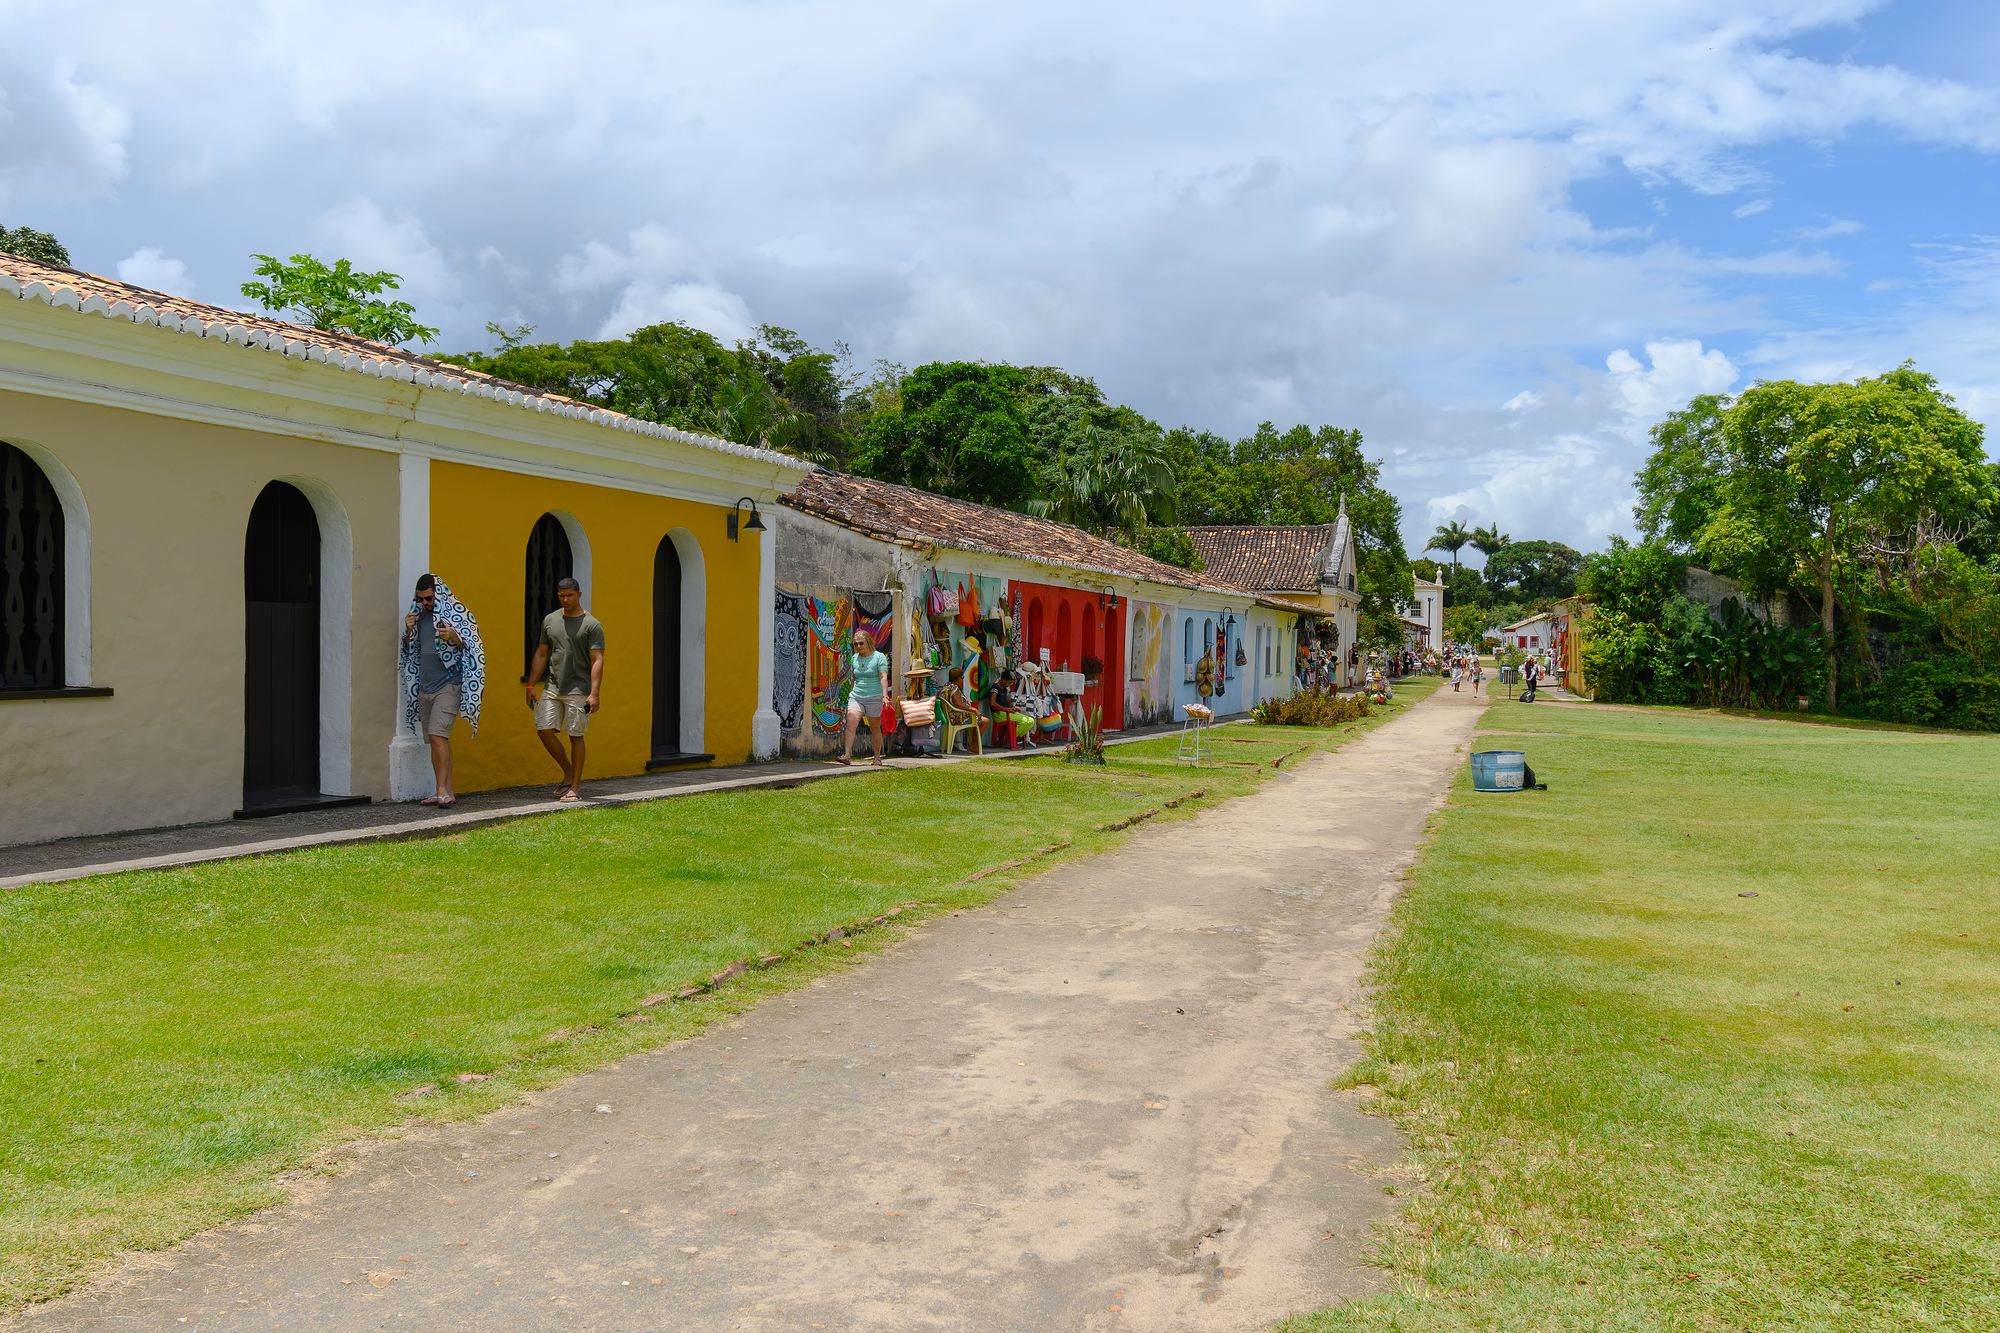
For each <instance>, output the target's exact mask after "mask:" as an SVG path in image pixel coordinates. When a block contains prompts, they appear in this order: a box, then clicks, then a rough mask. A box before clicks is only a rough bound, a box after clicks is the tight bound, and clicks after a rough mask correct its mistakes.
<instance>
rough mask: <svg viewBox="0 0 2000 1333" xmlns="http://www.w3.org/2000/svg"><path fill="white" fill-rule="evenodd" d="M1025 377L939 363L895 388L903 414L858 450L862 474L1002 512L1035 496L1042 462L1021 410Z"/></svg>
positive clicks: (883, 421) (888, 419) (877, 425)
mask: <svg viewBox="0 0 2000 1333" xmlns="http://www.w3.org/2000/svg"><path fill="white" fill-rule="evenodd" d="M1027 386H1028V377H1027V376H1026V375H1025V374H1023V373H1022V372H1021V371H1020V370H1019V369H1017V368H1015V367H1013V366H995V365H983V364H980V363H978V362H973V361H940V362H934V363H932V364H930V365H926V366H918V367H917V368H916V369H915V370H913V371H911V372H910V373H909V374H908V375H907V376H905V377H904V378H903V379H902V381H901V383H900V384H899V385H898V387H897V394H898V397H899V400H900V407H899V409H898V410H897V411H895V412H883V413H878V414H877V415H875V416H874V417H872V418H871V419H870V420H869V422H868V424H867V425H866V427H864V428H863V430H862V433H861V438H860V439H859V441H857V443H856V446H855V450H854V468H855V470H856V471H857V472H861V473H864V474H866V475H868V476H871V477H880V478H881V479H883V480H884V481H894V482H899V483H901V484H902V485H905V486H915V487H918V488H919V489H922V490H927V491H935V492H937V493H938V494H940V495H951V496H956V497H958V498H959V499H963V500H972V501H976V502H978V503H980V504H990V505H998V506H1000V507H1001V508H1005V509H1017V508H1020V507H1021V505H1022V504H1023V503H1025V502H1026V501H1027V499H1028V498H1029V497H1030V496H1031V495H1033V494H1034V492H1035V486H1036V483H1037V480H1038V479H1039V476H1040V473H1041V470H1042V462H1043V460H1042V458H1041V456H1040V454H1039V453H1038V452H1037V450H1036V448H1035V442H1034V439H1033V437H1032V436H1031V434H1030V432H1029V427H1028V416H1027V410H1026V407H1025V404H1024V402H1023V399H1024V396H1025V394H1026V390H1027Z"/></svg>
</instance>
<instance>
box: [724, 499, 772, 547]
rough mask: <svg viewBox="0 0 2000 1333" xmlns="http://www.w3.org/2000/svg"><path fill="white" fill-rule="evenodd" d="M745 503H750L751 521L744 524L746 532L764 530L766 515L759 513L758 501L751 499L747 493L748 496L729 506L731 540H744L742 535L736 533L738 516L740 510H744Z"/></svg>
mask: <svg viewBox="0 0 2000 1333" xmlns="http://www.w3.org/2000/svg"><path fill="white" fill-rule="evenodd" d="M744 505H749V506H750V521H749V522H747V523H745V524H744V525H743V531H745V532H762V531H764V516H763V515H762V514H760V513H758V512H757V502H756V501H755V500H753V499H751V498H750V497H749V496H747V495H746V496H744V497H743V498H742V499H741V500H738V501H737V502H736V503H735V504H733V505H731V506H730V507H729V540H730V541H741V540H742V539H741V538H740V537H738V536H737V535H736V519H737V516H738V513H739V512H740V511H741V510H742V508H743V506H744Z"/></svg>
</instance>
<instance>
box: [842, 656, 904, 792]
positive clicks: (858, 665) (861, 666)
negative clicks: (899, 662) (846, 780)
mask: <svg viewBox="0 0 2000 1333" xmlns="http://www.w3.org/2000/svg"><path fill="white" fill-rule="evenodd" d="M850 665H852V666H853V668H854V690H853V692H852V693H851V694H849V695H848V696H847V725H846V727H845V728H844V729H843V730H844V732H845V736H844V741H845V744H844V745H843V746H842V747H841V752H840V759H839V762H840V763H843V764H851V763H853V762H854V741H855V737H856V735H857V733H859V731H860V729H861V720H862V719H863V718H867V719H868V730H869V733H870V736H871V738H872V739H873V740H874V742H875V757H874V758H873V759H870V760H869V761H868V762H869V763H871V764H880V763H881V762H882V753H883V742H882V710H883V709H884V708H886V707H888V706H889V705H890V704H892V703H894V702H895V701H896V697H895V695H894V694H893V693H892V692H891V691H890V689H889V656H888V654H887V653H884V652H881V651H879V650H878V649H877V648H876V647H875V638H874V636H873V635H871V634H870V633H869V632H868V631H867V630H865V629H858V630H856V631H854V656H853V657H852V659H851V661H850Z"/></svg>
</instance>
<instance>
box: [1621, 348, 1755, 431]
mask: <svg viewBox="0 0 2000 1333" xmlns="http://www.w3.org/2000/svg"><path fill="white" fill-rule="evenodd" d="M1646 355H1647V357H1649V358H1650V359H1651V360H1652V363H1653V364H1652V367H1651V368H1650V369H1649V368H1647V367H1645V366H1642V365H1640V364H1639V360H1638V358H1637V357H1635V356H1633V355H1632V354H1631V353H1630V352H1628V351H1626V350H1625V349H1624V348H1622V347H1621V348H1619V349H1618V350H1617V351H1615V352H1613V353H1612V354H1611V355H1610V356H1607V357H1606V358H1604V367H1605V369H1606V370H1609V371H1610V372H1611V377H1610V383H1609V389H1610V392H1611V397H1612V400H1613V401H1614V402H1615V403H1617V405H1618V406H1619V407H1620V408H1621V409H1622V410H1623V411H1624V413H1625V415H1626V418H1627V419H1628V421H1629V423H1630V425H1631V426H1632V427H1633V428H1634V429H1636V430H1638V431H1639V432H1640V434H1641V435H1642V436H1643V434H1644V432H1645V430H1646V429H1647V428H1648V427H1650V426H1651V425H1652V424H1653V422H1655V421H1657V420H1659V418H1660V417H1662V416H1664V415H1665V414H1666V413H1668V412H1670V411H1672V410H1673V409H1675V408H1677V407H1682V406H1685V405H1686V404H1687V401H1688V400H1689V399H1690V398H1694V397H1696V396H1698V395H1700V394H1705V393H1727V392H1729V389H1730V387H1731V386H1732V385H1734V384H1735V383H1736V381H1737V378H1738V375H1739V372H1738V371H1737V369H1736V367H1735V366H1733V365H1731V364H1730V363H1729V358H1728V357H1726V356H1724V355H1723V354H1722V352H1721V351H1720V350H1718V349H1716V348H1713V347H1711V348H1710V349H1708V350H1707V351H1705V352H1704V351H1703V350H1702V349H1701V342H1700V340H1699V339H1696V338H1676V339H1668V340H1664V341H1661V342H1649V343H1647V344H1646Z"/></svg>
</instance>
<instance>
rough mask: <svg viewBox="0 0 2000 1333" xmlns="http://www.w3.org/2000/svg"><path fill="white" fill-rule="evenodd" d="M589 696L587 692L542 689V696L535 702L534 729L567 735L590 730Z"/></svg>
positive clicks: (577, 734)
mask: <svg viewBox="0 0 2000 1333" xmlns="http://www.w3.org/2000/svg"><path fill="white" fill-rule="evenodd" d="M589 698H590V696H589V695H587V694H557V693H555V692H554V691H552V690H543V691H542V697H541V698H540V699H539V700H537V701H536V703H535V730H536V731H561V732H563V733H564V734H565V735H569V736H581V735H583V733H584V732H586V731H588V730H590V707H589V704H588V702H587V701H588V700H589Z"/></svg>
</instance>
